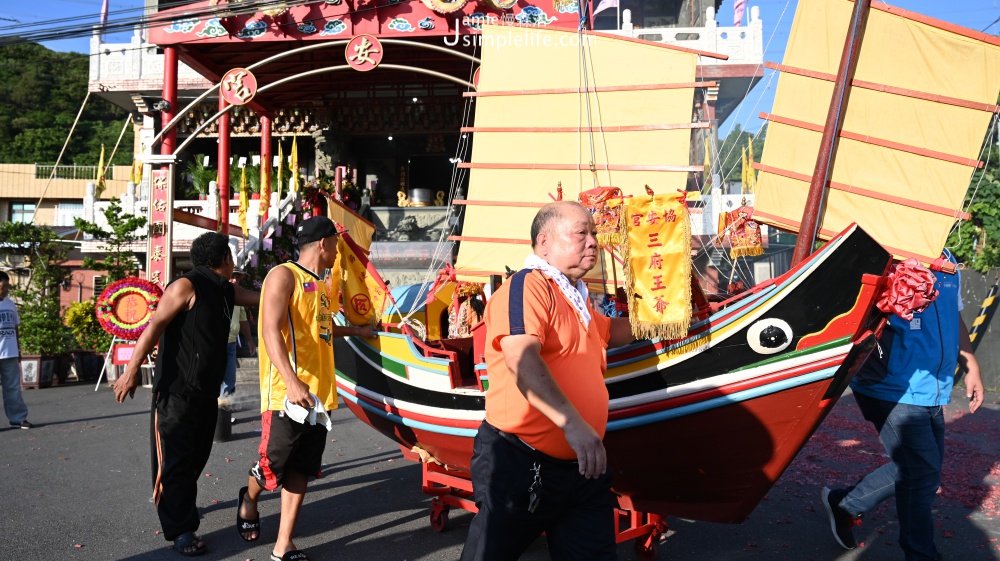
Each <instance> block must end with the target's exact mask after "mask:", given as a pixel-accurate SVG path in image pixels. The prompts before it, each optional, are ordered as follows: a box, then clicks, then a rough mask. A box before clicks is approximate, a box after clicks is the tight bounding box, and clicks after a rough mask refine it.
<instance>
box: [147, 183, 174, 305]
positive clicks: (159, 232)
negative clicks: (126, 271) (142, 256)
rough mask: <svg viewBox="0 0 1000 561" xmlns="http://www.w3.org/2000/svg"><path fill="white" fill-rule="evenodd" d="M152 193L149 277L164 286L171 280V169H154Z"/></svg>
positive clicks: (150, 203)
mask: <svg viewBox="0 0 1000 561" xmlns="http://www.w3.org/2000/svg"><path fill="white" fill-rule="evenodd" d="M152 176H153V180H152V185H151V191H152V193H151V195H150V197H149V199H150V201H149V205H150V208H149V277H148V280H149V281H150V282H152V283H154V284H157V285H159V286H160V287H164V286H166V285H167V283H168V282H170V279H168V278H167V261H166V260H167V259H169V257H170V251H169V248H168V247H167V228H168V224H170V220H169V219H168V216H167V189H168V188H169V187H170V185H169V183H170V182H169V179H170V171H169V170H166V169H157V170H153V173H152Z"/></svg>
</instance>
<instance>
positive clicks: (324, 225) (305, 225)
mask: <svg viewBox="0 0 1000 561" xmlns="http://www.w3.org/2000/svg"><path fill="white" fill-rule="evenodd" d="M339 234H340V232H339V231H337V226H336V225H334V223H333V220H330V219H329V218H327V217H325V216H314V217H312V218H310V219H309V220H303V221H302V222H300V223H299V225H298V227H297V228H295V237H296V238H298V240H299V242H298V244H299V247H302V246H304V245H305V244H307V243H311V242H315V241H318V240H321V239H323V238H329V237H330V236H336V235H339Z"/></svg>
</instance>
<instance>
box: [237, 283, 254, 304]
mask: <svg viewBox="0 0 1000 561" xmlns="http://www.w3.org/2000/svg"><path fill="white" fill-rule="evenodd" d="M233 288H234V289H235V290H236V305H237V306H243V307H245V308H256V307H257V306H260V292H254V291H252V290H247V289H245V288H243V287H242V286H240V285H238V284H235V285H233Z"/></svg>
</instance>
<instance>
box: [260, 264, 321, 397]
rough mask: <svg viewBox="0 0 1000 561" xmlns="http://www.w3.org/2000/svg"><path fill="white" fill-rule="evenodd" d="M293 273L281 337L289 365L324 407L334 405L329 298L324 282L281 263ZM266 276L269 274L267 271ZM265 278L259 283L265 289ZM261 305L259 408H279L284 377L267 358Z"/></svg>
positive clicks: (264, 319) (283, 391) (308, 273)
mask: <svg viewBox="0 0 1000 561" xmlns="http://www.w3.org/2000/svg"><path fill="white" fill-rule="evenodd" d="M278 266H279V267H285V268H286V269H288V270H289V271H291V273H292V276H293V277H295V290H294V291H293V292H292V297H291V298H290V299H289V301H288V310H287V312H286V315H287V316H288V319H287V321H285V322H284V323H283V325H282V327H281V337H282V339H283V340H284V342H285V348H286V349H288V360H289V362H291V363H292V368H295V372H296V374H297V375H298V377H299V380H302V381H303V382H305V383H306V384H309V391H310V392H312V393H313V394H315V395H316V396H317V397H319V399H320V401H321V402H322V403H323V404H324V405H325V406H326V409H327V411H330V410H333V409H336V408H337V386H336V371H335V370H334V364H333V313H334V305H335V303H334V302H333V299H332V298H331V296H330V291H329V288H328V287H327V284H326V282H324V281H322V280H320V279H319V278H318V277H316V276H315V275H314V274H313V273H311V272H309V271H308V270H307V269H305V268H304V267H301V266H299V265H298V264H296V263H282V264H281V265H278ZM268 277H270V275H268ZM266 287H267V279H264V285H263V286H262V287H261V293H263V292H264V290H266ZM264 314H265V311H264V308H261V313H260V321H259V323H258V327H257V331H258V336H259V337H260V346H259V347H258V351H259V353H260V398H261V399H260V411H261V413H263V412H265V411H281V410H282V409H284V406H285V381H284V380H283V379H282V378H281V374H279V373H278V369H277V367H275V366H274V364H273V363H272V362H271V360H270V358H269V357H268V355H267V348H266V346H265V345H264V334H263V333H262V332H261V326H263V325H264V323H265V321H267V319H266V318H265V317H264Z"/></svg>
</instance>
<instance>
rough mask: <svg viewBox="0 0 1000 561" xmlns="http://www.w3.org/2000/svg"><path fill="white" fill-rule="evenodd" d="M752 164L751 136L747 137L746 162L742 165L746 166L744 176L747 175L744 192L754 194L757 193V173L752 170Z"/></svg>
mask: <svg viewBox="0 0 1000 561" xmlns="http://www.w3.org/2000/svg"><path fill="white" fill-rule="evenodd" d="M753 162H754V159H753V137H752V136H748V137H747V159H746V162H745V163H744V164H743V165H744V166H746V174H747V190H746V192H747V193H756V192H757V173H756V172H755V171H754V170H753Z"/></svg>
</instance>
